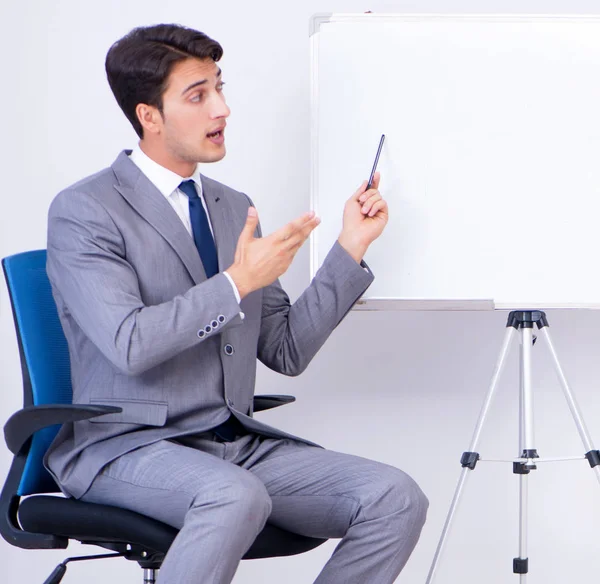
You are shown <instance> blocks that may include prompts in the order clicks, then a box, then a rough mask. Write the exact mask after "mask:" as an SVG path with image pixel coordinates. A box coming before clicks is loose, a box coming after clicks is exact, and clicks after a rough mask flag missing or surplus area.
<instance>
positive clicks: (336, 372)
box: [0, 0, 600, 584]
mask: <svg viewBox="0 0 600 584" xmlns="http://www.w3.org/2000/svg"><path fill="white" fill-rule="evenodd" d="M596 6H597V4H596V3H595V2H593V1H592V0H589V1H587V2H586V1H584V0H578V1H576V0H570V1H569V2H567V0H562V1H558V0H552V1H548V0H547V1H542V0H540V1H533V0H531V1H527V2H526V1H517V0H510V1H504V2H500V1H499V0H497V1H496V2H491V1H490V2H484V1H479V2H478V1H475V0H472V1H468V0H456V1H454V2H450V1H444V0H437V1H436V0H430V1H422V2H416V1H413V2H411V1H408V0H398V1H397V2H392V1H387V2H386V1H383V0H371V1H370V2H369V3H366V4H365V3H362V2H357V1H356V0H346V1H345V2H342V1H340V0H337V1H336V0H329V1H328V2H317V1H315V0H305V1H303V2H293V3H292V2H285V3H284V2H275V1H267V0H262V1H256V2H243V1H241V0H238V1H225V0H223V1H221V2H220V3H217V2H213V3H210V4H209V3H207V2H205V3H199V2H192V1H190V0H187V1H182V0H174V1H172V2H168V3H165V2H158V1H157V0H145V1H143V2H142V1H133V0H130V1H128V2H119V1H117V0H104V1H103V2H98V3H93V4H92V3H90V2H85V1H84V2H81V1H79V2H77V1H75V0H63V1H61V2H59V1H58V0H51V1H50V0H48V1H46V0H37V1H35V0H34V1H30V2H23V3H13V2H10V3H9V2H3V3H2V4H1V5H0V22H2V24H3V34H2V37H1V39H0V54H1V55H2V57H1V59H2V85H1V91H0V115H1V116H2V117H1V120H2V129H3V140H2V141H1V142H0V149H1V150H0V165H1V168H2V176H3V184H4V188H3V193H2V197H0V256H1V257H4V256H6V255H10V254H12V253H16V252H19V251H23V250H26V249H34V248H40V247H44V245H45V223H46V212H47V208H48V205H49V203H50V201H51V199H52V197H53V196H54V195H55V194H56V192H57V191H58V190H59V189H61V188H62V187H64V186H66V185H67V184H69V183H71V182H73V181H75V180H77V179H79V178H81V177H83V176H84V175H86V174H89V173H92V172H94V171H96V170H98V169H100V168H102V167H104V166H106V165H108V164H110V163H111V162H112V160H113V159H114V158H115V157H116V155H117V153H118V152H119V150H120V149H122V148H125V147H130V146H131V145H133V144H134V143H135V135H134V133H133V131H132V130H131V129H130V128H129V126H128V123H127V122H126V120H125V118H124V116H123V115H122V114H121V112H120V110H119V109H118V107H117V106H116V104H115V103H114V100H113V98H112V95H111V94H110V90H109V88H108V85H107V83H106V80H105V77H104V70H103V63H104V56H105V54H106V51H107V49H108V47H109V46H110V44H111V43H112V42H113V41H114V40H116V39H117V38H119V37H120V36H122V35H123V34H124V33H126V32H127V31H128V30H130V29H131V28H133V27H134V26H138V25H143V24H151V23H157V22H180V23H183V24H186V25H189V26H192V27H196V28H198V29H200V30H203V31H205V32H206V33H208V34H209V35H210V36H212V37H214V38H216V39H217V40H219V41H220V42H221V43H222V44H223V46H224V48H225V57H224V59H223V61H222V67H223V70H224V78H225V80H226V81H227V82H228V85H227V88H226V90H227V96H228V100H229V103H230V105H231V107H232V110H233V115H232V117H231V120H230V124H229V126H228V151H229V153H228V156H227V158H226V159H225V160H224V161H223V162H222V163H219V164H218V165H215V166H213V167H210V168H207V169H206V170H205V172H206V174H209V175H211V176H213V177H215V178H217V179H220V180H223V181H224V182H227V183H228V184H230V185H232V186H233V187H236V188H240V189H243V190H245V191H246V192H248V193H249V194H250V195H251V196H252V197H253V199H254V200H255V202H256V204H257V206H258V209H259V213H260V216H261V220H262V223H263V228H264V230H265V232H267V233H268V232H270V231H272V230H274V229H276V228H277V227H279V226H280V225H281V224H283V223H284V222H286V221H288V220H289V219H291V218H293V217H295V216H297V215H299V214H300V213H301V212H303V211H304V210H306V209H307V207H308V201H309V194H308V185H309V102H308V98H309V85H308V80H309V52H308V20H309V17H310V16H311V15H312V14H314V13H316V12H330V11H335V12H353V11H354V12H362V11H364V10H373V11H377V12H444V11H446V12H448V11H452V12H498V11H504V12H568V11H571V12H591V11H594V10H596ZM357 42H360V40H358V41H357ZM365 50H366V51H368V50H369V47H368V46H365ZM384 180H385V178H384ZM382 187H383V189H382V190H383V191H384V193H385V184H384V183H383V185H382ZM340 212H341V209H340ZM543 236H544V234H543V231H542V230H541V229H540V237H543ZM390 257H392V254H390ZM367 260H368V256H367ZM394 261H397V262H401V261H402V258H401V257H398V258H395V259H394ZM590 268H591V269H593V266H590ZM389 269H394V263H393V261H392V262H391V263H390V266H389ZM283 282H284V285H285V286H286V288H287V290H288V291H289V293H290V295H291V296H292V298H295V297H297V296H298V295H299V293H300V292H301V291H302V290H303V288H304V287H305V286H306V285H307V284H308V248H307V246H306V247H305V248H304V249H303V250H301V252H300V253H299V254H298V257H297V259H296V261H295V263H294V264H293V266H292V267H291V269H290V270H289V272H288V273H287V274H286V275H285V277H284V278H283ZM0 289H1V290H0V346H1V348H2V350H1V351H0V371H1V374H0V375H1V376H2V378H1V379H2V384H1V387H2V391H3V399H2V401H1V402H0V419H1V420H5V419H7V418H8V416H9V415H10V414H11V413H12V412H13V411H15V410H16V409H18V408H19V407H20V384H21V379H20V367H19V365H18V353H17V348H16V343H15V337H14V332H13V328H12V321H11V315H10V310H9V307H8V299H7V294H6V290H5V287H4V286H0ZM549 318H550V319H551V320H550V322H551V324H552V325H553V326H552V329H551V330H552V331H553V333H554V338H555V343H556V346H557V350H558V351H559V354H560V356H561V359H562V363H563V366H564V368H565V370H566V373H567V375H568V377H569V379H570V381H571V383H572V385H573V387H574V388H575V390H576V391H577V395H578V398H579V401H580V405H581V406H582V408H583V410H584V412H585V415H586V418H587V422H588V425H589V428H590V431H591V434H592V437H593V438H595V439H596V440H597V441H600V432H599V428H598V426H599V423H600V400H599V399H598V398H597V395H596V394H597V387H598V380H599V379H600V360H599V359H598V353H599V352H600V314H598V313H591V312H574V313H567V312H558V313H550V314H549ZM504 324H505V315H504V314H493V313H491V314H490V313H487V314H476V313H464V314H460V313H392V314H390V313H351V314H350V315H349V316H348V318H347V319H346V320H345V321H344V322H343V323H342V324H341V325H340V327H339V328H338V329H337V330H336V331H335V333H334V335H333V337H332V338H331V340H330V341H329V343H328V344H327V345H326V346H325V347H324V348H323V350H322V351H321V352H320V354H319V355H318V356H317V358H316V359H315V360H314V362H313V363H312V364H311V366H310V367H309V369H308V370H307V372H306V373H305V374H304V375H303V376H301V377H300V378H296V379H287V378H283V377H281V376H278V375H276V374H274V373H272V372H270V371H268V370H266V369H264V368H262V367H261V369H260V371H259V377H258V386H257V391H258V392H259V393H260V392H263V393H291V394H295V395H296V396H297V397H298V402H297V403H296V404H294V405H292V406H287V407H286V408H281V409H280V410H277V411H273V412H268V413H265V414H263V416H264V419H265V420H266V421H268V422H270V423H273V424H276V425H279V426H281V427H282V428H285V429H287V430H289V431H291V432H295V433H298V434H301V435H304V436H307V437H309V438H311V439H313V440H315V441H318V442H320V443H322V444H324V445H326V446H327V447H330V448H333V449H338V450H342V451H345V452H351V453H355V454H360V455H364V456H368V457H371V458H375V459H378V460H381V461H385V462H388V463H391V464H394V465H396V466H399V467H401V468H403V469H404V470H406V471H408V472H409V473H410V474H412V475H413V476H414V477H415V478H416V480H417V481H418V482H419V483H420V484H421V485H422V487H423V489H424V490H425V492H426V493H427V494H428V496H429V498H430V501H431V507H430V512H429V519H428V522H427V524H426V527H425V530H424V533H423V536H422V538H421V542H420V543H419V546H418V547H417V550H416V551H415V553H414V555H413V557H412V558H411V560H410V562H409V564H408V565H407V567H406V569H405V571H404V573H403V574H402V575H401V576H400V578H399V579H398V581H399V582H424V581H425V577H426V574H427V570H428V566H429V562H430V560H431V558H432V556H433V552H434V549H435V545H436V543H437V538H438V535H439V533H440V530H441V526H442V524H443V521H444V517H445V514H446V510H447V507H448V505H449V502H450V498H451V496H452V492H453V490H454V486H455V482H456V479H457V477H458V474H459V471H460V465H459V464H458V460H459V458H460V454H461V453H462V452H463V451H464V450H466V449H467V448H468V445H469V441H470V438H471V433H472V430H473V427H474V424H475V420H476V417H477V415H478V412H479V408H480V405H481V402H482V399H483V396H484V393H485V391H486V388H487V384H488V381H489V378H490V376H491V373H492V369H493V365H494V363H495V360H496V357H497V353H498V351H499V348H500V344H501V340H502V337H503V335H504ZM534 354H535V368H534V381H535V384H536V388H537V393H536V407H537V411H536V413H537V419H538V426H537V438H538V449H539V451H540V453H541V454H542V455H543V456H558V455H561V454H566V455H569V454H580V453H582V448H581V445H580V443H579V441H578V437H577V435H576V433H575V429H574V425H573V423H572V421H571V420H570V418H569V416H568V412H567V409H566V406H565V403H564V400H563V398H562V397H561V395H560V393H559V389H558V384H557V383H556V381H555V378H554V376H553V374H552V371H551V369H550V362H549V359H548V355H547V351H546V349H545V347H543V345H542V344H541V343H540V344H538V345H537V346H536V349H535V351H534ZM516 357H517V354H516V351H513V353H512V358H511V362H510V364H509V367H508V369H507V372H506V376H505V378H504V381H503V383H502V387H501V394H500V395H499V396H498V399H497V401H496V402H495V406H496V407H495V408H494V410H493V411H492V415H491V419H490V421H489V424H488V426H487V428H486V431H485V432H484V436H483V442H482V445H481V448H480V451H481V452H482V454H485V455H488V456H491V457H493V456H497V457H501V456H505V457H511V456H514V455H515V454H516V452H517V430H516V410H517V407H516V406H517V401H516V397H517V394H516V381H517V378H516V372H517V358H516ZM9 461H10V456H9V454H8V452H7V450H6V449H4V448H2V449H0V468H2V469H3V470H2V472H5V469H8V465H9ZM598 495H599V490H598V484H597V482H596V480H595V478H594V475H593V473H592V472H591V471H590V470H589V467H588V466H587V463H584V462H568V463H554V464H552V465H547V466H544V467H542V468H541V469H540V470H539V471H537V472H536V473H533V474H532V475H531V521H530V553H529V556H530V566H531V572H530V577H529V580H528V581H529V582H531V583H532V584H536V583H547V582H566V581H577V582H578V583H581V584H586V583H591V582H594V581H596V580H597V576H595V574H596V572H597V569H596V568H595V566H594V564H593V561H592V558H594V557H596V556H597V554H598V552H599V551H600V534H599V533H598V531H597V529H596V526H597V525H598V521H599V519H600V504H599V500H600V498H599V496H598ZM516 502H517V479H516V477H515V476H513V475H512V473H511V468H510V465H508V464H495V463H489V464H488V465H485V464H480V465H479V466H478V468H477V470H476V471H475V472H474V473H472V476H471V477H470V482H469V483H468V487H467V489H466V497H465V500H464V504H463V505H462V507H461V510H460V512H459V515H458V520H457V523H456V526H455V530H454V532H453V534H452V537H451V539H450V543H449V545H448V550H447V554H446V555H445V561H444V562H443V564H442V566H441V568H440V573H439V578H438V582H439V583H441V584H443V583H447V582H457V581H458V580H459V579H460V581H461V582H462V583H463V584H475V583H481V582H486V583H489V584H496V583H498V584H499V583H500V582H507V581H516V578H515V577H514V576H512V575H511V569H512V568H511V566H512V558H513V557H514V556H515V555H517V533H518V531H517V529H518V527H517V526H518V524H517V507H516ZM333 545H334V543H333V542H329V543H328V544H326V545H325V546H322V547H321V548H320V549H318V550H315V551H313V552H311V553H309V554H305V555H302V556H297V557H294V558H286V559H280V560H265V561H256V562H244V563H243V564H242V566H241V567H240V569H239V571H238V575H237V576H236V579H235V582H236V583H239V584H250V583H256V584H258V583H260V584H270V583H273V584H274V583H276V582H277V583H279V582H286V584H301V583H302V584H304V583H307V582H311V581H312V580H313V579H314V578H315V577H316V574H317V573H318V571H319V569H320V566H322V564H323V563H324V562H325V561H326V558H327V557H328V554H330V553H331V551H332V549H333ZM80 551H81V550H80V549H79V548H78V547H77V546H72V547H71V548H70V549H69V552H70V553H71V554H77V553H79V552H80ZM63 557H65V554H64V553H63V552H44V551H29V552H28V551H21V550H18V549H16V548H13V547H11V546H9V545H8V544H7V543H5V542H4V541H2V542H0V560H1V564H2V567H3V576H2V581H3V582H23V583H30V582H31V583H32V584H33V583H38V582H39V583H41V582H43V580H44V579H45V578H46V577H47V575H48V574H49V573H50V571H51V570H52V568H53V567H54V565H56V564H57V563H58V562H59V561H61V559H62V558H63ZM136 579H137V580H136ZM83 580H85V581H86V582H88V583H89V584H94V583H100V582H105V581H107V580H110V581H113V582H125V581H128V582H135V581H141V571H139V569H138V567H137V565H135V564H129V563H127V562H125V561H122V560H118V561H115V560H113V561H105V562H101V563H91V564H89V563H86V564H76V565H74V566H72V567H71V568H69V573H68V574H67V576H66V578H65V580H64V582H65V583H68V582H76V581H83ZM374 584H376V583H374Z"/></svg>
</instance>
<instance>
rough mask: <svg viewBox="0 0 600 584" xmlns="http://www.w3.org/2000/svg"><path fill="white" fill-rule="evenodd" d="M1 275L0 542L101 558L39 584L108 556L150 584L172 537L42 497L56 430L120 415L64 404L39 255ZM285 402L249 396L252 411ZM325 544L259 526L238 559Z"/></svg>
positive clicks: (110, 513)
mask: <svg viewBox="0 0 600 584" xmlns="http://www.w3.org/2000/svg"><path fill="white" fill-rule="evenodd" d="M2 267H3V269H4V275H5V278H6V282H7V285H8V291H9V295H10V302H11V306H12V311H13V318H14V322H15V329H16V333H17V341H18V345H19V354H20V358H21V369H22V375H23V409H21V410H19V411H18V412H16V413H15V414H13V415H12V416H11V418H10V419H9V420H8V422H7V423H6V425H5V427H4V436H5V439H6V445H7V446H8V448H9V450H10V451H11V452H12V453H13V454H14V458H13V461H12V464H11V467H10V471H9V473H8V476H7V478H6V481H5V483H4V487H3V489H2V493H1V495H0V533H1V534H2V536H3V537H4V539H5V540H6V541H8V543H10V544H11V545H14V546H17V547H20V548H25V549H65V548H66V547H67V546H68V544H69V540H78V541H80V542H82V543H84V544H90V545H95V546H100V547H102V548H105V549H107V550H110V552H111V553H104V554H101V555H94V556H81V557H75V558H67V559H66V560H65V561H63V562H62V563H61V564H59V565H58V566H57V567H56V569H55V570H54V572H53V573H52V574H51V575H50V576H49V577H48V579H47V580H46V581H45V583H44V584H57V583H58V582H60V581H61V579H62V577H63V576H64V574H65V572H66V569H67V563H68V562H73V561H81V560H88V559H100V558H108V557H124V558H126V559H128V560H132V561H135V562H138V563H139V565H140V566H141V567H142V568H143V570H144V584H154V583H155V581H156V576H157V571H158V569H159V568H160V566H161V564H162V561H163V558H164V556H165V554H166V553H167V551H168V549H169V546H170V545H171V543H172V542H173V539H175V536H176V535H177V533H178V531H177V529H175V528H173V527H171V526H170V525H166V524H164V523H162V522H160V521H156V520H154V519H151V518H150V517H146V516H144V515H141V514H139V513H135V512H132V511H129V510H126V509H120V508H118V507H113V506H109V505H99V504H94V503H86V502H83V501H79V500H77V499H71V498H65V497H63V496H56V495H48V494H47V493H59V492H60V491H59V489H58V487H57V485H56V483H55V482H54V479H53V478H52V476H51V475H50V474H49V473H48V471H47V470H46V469H45V468H44V466H43V463H42V460H43V457H44V454H45V452H46V450H47V449H48V447H49V446H50V443H51V442H52V440H53V439H54V436H56V433H57V432H58V430H59V428H60V425H61V424H63V423H65V422H75V421H78V420H87V419H90V418H94V417H96V416H101V415H103V414H107V413H116V412H120V411H121V408H117V407H113V406H102V405H80V404H72V403H71V402H72V388H71V367H70V363H69V352H68V347H67V341H66V339H65V336H64V334H63V331H62V327H61V324H60V321H59V319H58V313H57V310H56V305H55V303H54V299H53V297H52V292H51V288H50V282H49V281H48V276H47V274H46V250H36V251H30V252H25V253H21V254H17V255H13V256H10V257H7V258H5V259H4V260H3V261H2ZM294 399H295V398H293V397H292V396H278V395H264V396H256V397H255V398H254V411H255V412H258V411H262V410H266V409H270V408H274V407H277V406H280V405H283V404H285V403H289V402H292V401H294ZM325 541H326V540H324V539H316V538H309V537H304V536H301V535H298V534H295V533H291V532H288V531H285V530H282V529H279V528H277V527H275V526H274V525H270V524H268V523H267V525H266V526H265V528H264V530H263V531H262V532H261V533H260V534H259V535H258V537H257V539H256V541H255V542H254V544H253V545H252V547H251V548H250V549H249V550H248V552H247V553H246V555H245V556H244V559H255V558H268V557H275V556H288V555H295V554H299V553H303V552H305V551H308V550H311V549H313V548H315V547H317V546H319V545H321V544H322V543H324V542H325Z"/></svg>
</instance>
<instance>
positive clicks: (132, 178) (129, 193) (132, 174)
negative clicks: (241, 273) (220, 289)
mask: <svg viewBox="0 0 600 584" xmlns="http://www.w3.org/2000/svg"><path fill="white" fill-rule="evenodd" d="M112 169H113V171H114V173H115V175H116V176H117V179H118V180H119V184H116V185H115V188H116V189H117V191H119V193H121V195H122V196H123V197H124V198H125V199H126V200H127V202H128V203H129V204H130V205H131V206H132V207H133V208H134V209H135V210H136V211H137V212H138V213H139V214H140V215H141V216H142V217H143V218H144V219H145V220H146V221H147V222H148V223H150V225H152V227H154V229H156V231H158V233H160V235H161V236H162V237H163V238H164V239H165V240H166V241H167V242H168V243H169V245H170V246H171V247H172V248H173V250H174V251H175V253H176V254H177V255H178V256H179V257H180V259H181V261H182V262H183V263H184V265H185V267H186V268H187V271H188V272H189V274H190V276H191V277H192V279H193V280H194V282H195V283H196V284H199V283H200V282H203V281H204V280H206V273H205V271H204V266H203V265H202V260H201V259H200V254H198V250H197V249H196V246H195V244H194V240H193V239H192V238H191V237H190V234H189V233H188V232H187V230H186V228H185V226H184V225H183V223H182V222H181V219H179V217H178V216H177V213H175V211H174V210H173V208H172V207H171V205H170V204H169V202H168V201H167V200H166V199H165V197H164V196H163V194H162V193H161V192H160V191H159V190H158V189H157V188H156V187H155V186H154V185H153V184H152V182H150V180H149V179H148V178H147V177H146V175H145V174H144V173H142V172H141V171H140V169H139V168H138V167H137V166H136V165H135V164H134V163H133V162H131V160H129V156H128V153H127V151H124V152H122V153H121V154H120V155H119V157H118V158H117V160H116V161H115V162H114V164H113V166H112ZM217 249H218V244H217ZM220 261H221V254H220V253H219V262H220ZM220 265H221V264H220V263H219V266H220ZM228 265H229V264H228Z"/></svg>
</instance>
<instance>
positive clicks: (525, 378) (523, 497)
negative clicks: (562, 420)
mask: <svg viewBox="0 0 600 584" xmlns="http://www.w3.org/2000/svg"><path fill="white" fill-rule="evenodd" d="M524 324H525V325H527V324H529V323H524ZM520 331H521V346H520V359H519V365H520V384H519V386H520V387H519V390H520V391H519V393H520V395H519V451H520V452H521V455H520V456H521V458H522V459H524V460H525V462H518V463H515V464H514V465H513V472H514V473H515V474H518V475H519V556H518V557H517V558H515V559H514V560H513V572H514V573H515V574H519V581H520V584H525V582H526V581H527V572H528V564H529V560H528V557H527V524H528V502H529V501H528V494H529V491H528V487H529V485H528V475H529V472H530V471H531V470H532V469H535V468H536V467H535V464H534V463H533V460H532V458H534V457H536V456H537V451H536V449H535V447H534V438H533V390H532V384H531V351H532V347H533V330H532V328H531V325H530V326H522V327H521V329H520Z"/></svg>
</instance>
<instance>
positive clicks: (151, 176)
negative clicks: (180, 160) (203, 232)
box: [129, 145, 240, 304]
mask: <svg viewBox="0 0 600 584" xmlns="http://www.w3.org/2000/svg"><path fill="white" fill-rule="evenodd" d="M129 159H130V160H131V162H133V163H134V164H135V165H136V166H137V167H138V168H139V169H140V170H141V171H142V172H143V173H144V174H145V175H146V177H147V178H148V180H149V181H150V182H151V183H152V184H153V185H154V186H155V187H156V188H157V189H158V190H159V191H160V192H161V193H162V194H163V195H164V197H165V198H166V199H167V201H169V204H170V205H171V207H173V209H174V211H175V213H177V216H178V217H179V218H180V219H181V222H182V223H183V225H184V226H185V228H186V229H187V232H188V233H189V234H190V237H193V236H194V234H193V231H192V222H191V220H190V208H189V199H188V198H187V195H186V194H185V193H184V192H183V191H181V190H180V189H179V185H180V184H181V183H182V182H183V181H185V180H193V181H194V185H195V187H196V191H197V193H198V196H199V197H200V200H201V201H202V206H203V207H204V210H205V211H206V217H207V218H208V226H209V227H210V232H211V233H212V235H213V238H214V236H215V232H214V230H213V226H212V223H211V220H210V215H209V213H208V209H207V207H206V202H205V201H204V193H203V192H202V180H201V179H200V171H199V170H198V166H196V169H195V170H194V172H193V173H192V176H189V177H187V178H182V177H180V176H179V175H178V174H177V173H175V172H172V171H171V170H169V169H168V168H165V167H164V166H161V165H160V164H158V162H154V160H152V159H151V158H150V157H149V156H147V155H146V154H145V153H144V152H143V151H142V149H141V148H140V147H139V145H138V146H136V147H135V148H134V149H133V151H132V152H131V154H130V155H129ZM223 274H224V275H225V276H226V277H227V279H228V280H229V282H230V283H231V287H232V288H233V293H234V294H235V298H236V300H237V302H238V304H239V302H240V293H239V291H238V289H237V286H236V285H235V282H234V281H233V278H232V277H231V276H230V275H229V274H228V273H227V272H225V271H224V272H223Z"/></svg>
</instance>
